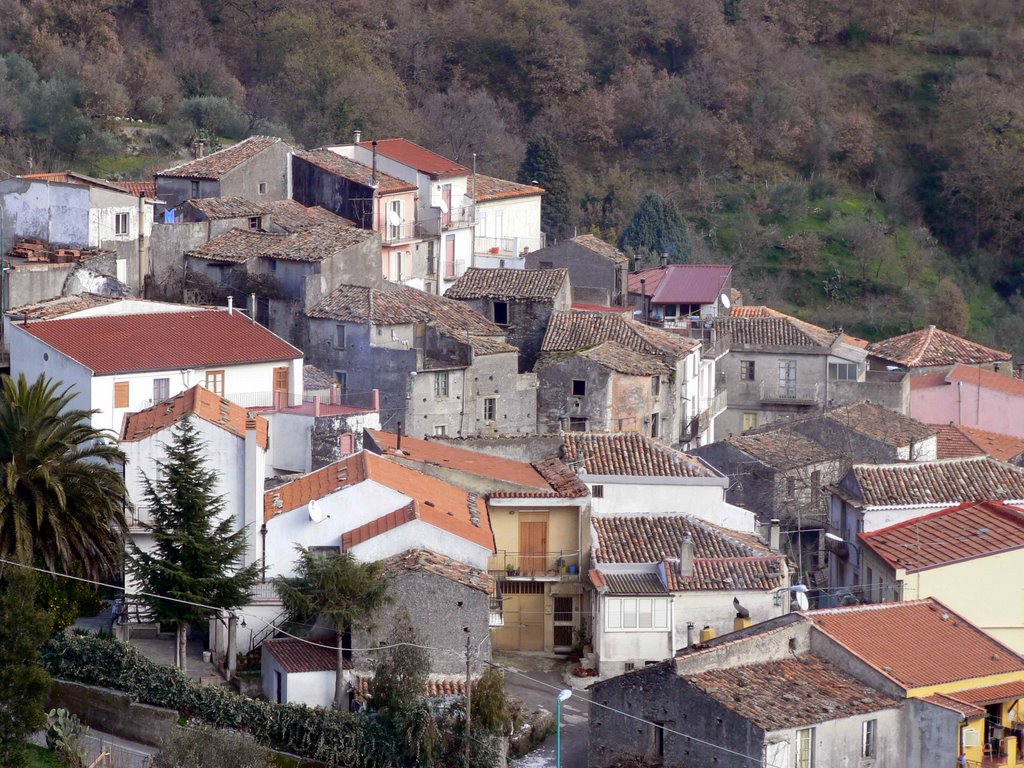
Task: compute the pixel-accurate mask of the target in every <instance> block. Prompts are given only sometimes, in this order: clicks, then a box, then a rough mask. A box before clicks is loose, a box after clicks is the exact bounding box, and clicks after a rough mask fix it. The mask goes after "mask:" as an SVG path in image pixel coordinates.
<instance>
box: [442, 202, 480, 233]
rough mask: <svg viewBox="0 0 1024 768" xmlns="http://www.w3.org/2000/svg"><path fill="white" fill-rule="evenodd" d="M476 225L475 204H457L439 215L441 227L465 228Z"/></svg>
mask: <svg viewBox="0 0 1024 768" xmlns="http://www.w3.org/2000/svg"><path fill="white" fill-rule="evenodd" d="M473 226H476V206H475V205H457V206H453V207H452V209H451V210H450V211H449V212H448V213H447V214H443V215H442V216H441V229H465V228H466V227H473Z"/></svg>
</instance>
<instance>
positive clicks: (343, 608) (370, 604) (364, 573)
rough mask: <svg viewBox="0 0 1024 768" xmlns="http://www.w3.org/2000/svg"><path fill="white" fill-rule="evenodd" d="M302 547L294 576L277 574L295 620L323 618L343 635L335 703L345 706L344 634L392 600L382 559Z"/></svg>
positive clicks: (286, 603)
mask: <svg viewBox="0 0 1024 768" xmlns="http://www.w3.org/2000/svg"><path fill="white" fill-rule="evenodd" d="M295 549H296V550H297V551H298V553H299V559H298V562H297V563H296V564H295V574H296V575H295V576H292V577H282V578H279V579H277V589H278V593H279V594H280V595H281V602H283V603H284V607H285V609H287V611H288V614H289V616H290V618H291V619H292V621H309V620H312V619H316V618H317V617H320V618H323V619H324V620H325V621H326V622H327V623H328V624H330V625H331V627H332V628H333V629H334V631H335V632H336V633H337V635H338V641H337V653H338V667H337V670H336V672H335V677H334V706H335V708H338V709H340V708H341V707H342V706H344V704H343V702H342V700H341V698H342V691H343V681H342V661H343V656H344V647H343V642H344V641H343V637H344V634H345V630H346V629H350V628H351V627H352V625H353V624H357V623H361V624H363V625H364V626H365V625H367V624H369V623H370V621H371V620H372V618H373V615H374V614H375V613H376V612H377V611H378V610H380V608H382V607H383V606H384V605H386V604H387V603H390V602H391V600H392V596H391V594H390V593H389V592H388V582H387V580H386V579H385V578H384V577H383V567H382V565H381V564H380V563H361V562H359V561H358V560H356V559H355V557H353V556H352V553H351V552H344V553H342V554H337V553H333V552H312V551H310V550H308V549H306V548H304V547H301V546H298V547H296V548H295Z"/></svg>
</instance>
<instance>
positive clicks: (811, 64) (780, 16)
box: [0, 0, 1024, 355]
mask: <svg viewBox="0 0 1024 768" xmlns="http://www.w3.org/2000/svg"><path fill="white" fill-rule="evenodd" d="M0 18H3V19H4V23H3V25H0V168H2V169H4V170H6V171H7V172H11V173H14V172H21V171H24V170H26V169H28V168H33V169H36V170H43V169H50V168H59V167H63V166H71V167H74V168H77V169H79V170H83V171H86V172H91V173H95V174H98V175H103V176H107V177H113V178H130V177H137V176H143V175H145V174H147V173H151V172H152V171H153V170H154V169H156V168H159V167H161V166H162V165H165V164H169V163H170V162H172V161H173V160H174V159H175V158H178V157H181V156H183V155H184V153H185V151H186V147H187V145H188V143H189V141H190V140H191V139H192V138H193V137H195V136H197V135H198V136H202V137H204V138H206V139H207V140H208V142H209V143H212V144H214V145H216V143H217V142H225V141H230V140H235V139H239V138H242V137H244V136H246V135H249V134H253V133H263V134H274V135H280V136H284V137H286V138H289V139H291V140H293V141H294V142H296V143H298V144H300V145H303V146H315V145H319V144H323V143H329V142H335V143H336V142H343V141H347V140H349V137H350V136H351V131H352V130H353V129H355V128H359V129H361V130H362V131H363V135H364V137H383V136H396V135H402V136H406V137H408V138H411V139H413V140H416V141H419V142H420V143H422V144H424V145H426V146H428V147H430V148H433V149H436V150H437V151H439V152H442V153H444V154H446V155H449V156H451V157H453V158H454V159H457V160H460V161H462V162H466V163H468V162H469V160H470V157H471V156H472V154H473V153H475V154H476V158H477V165H478V168H479V169H480V170H482V171H484V172H488V173H493V174H497V175H502V176H507V177H509V178H515V177H516V175H517V172H518V171H519V170H520V166H521V163H522V161H523V158H524V156H525V155H526V150H527V147H528V146H534V147H536V146H541V145H543V146H549V145H551V144H553V145H554V146H555V147H557V151H558V154H559V158H558V159H559V166H560V168H561V170H562V172H563V173H564V175H565V178H564V180H563V182H562V183H563V184H564V186H565V188H566V189H567V194H568V199H569V201H570V204H569V205H567V206H565V210H561V211H560V212H559V215H558V216H557V217H556V218H557V220H558V221H560V222H563V225H564V227H565V230H566V231H564V232H562V233H560V234H563V235H564V234H571V233H570V232H569V231H568V230H569V229H575V230H576V231H591V232H594V233H595V234H598V235H600V236H602V237H605V238H607V239H609V240H613V241H618V240H619V239H620V237H621V236H622V235H623V233H624V232H626V231H627V229H628V228H629V223H630V220H631V219H632V218H633V216H634V213H635V212H636V211H637V209H638V207H640V203H641V200H643V199H644V197H645V195H647V193H648V192H656V193H657V194H658V195H659V196H660V197H661V198H662V199H664V200H665V201H667V203H666V205H670V206H673V207H674V208H675V209H677V210H678V211H679V212H680V213H681V214H682V218H683V220H684V224H685V227H686V228H687V230H688V232H687V233H686V241H687V243H688V246H687V247H686V248H685V249H679V253H680V256H679V257H680V258H689V259H692V260H700V261H710V260H714V261H722V262H728V263H732V264H734V265H736V267H737V270H738V276H737V279H736V280H735V282H736V284H737V285H739V286H741V287H742V288H744V290H745V292H746V294H747V295H746V297H745V298H746V301H747V302H748V303H752V302H768V303H771V304H773V305H775V306H777V307H779V308H781V309H786V310H791V311H797V312H799V313H800V314H801V315H802V316H804V317H807V318H808V319H811V320H815V321H819V322H822V323H824V324H841V325H843V326H844V327H846V328H847V329H848V330H851V331H853V332H857V333H860V334H862V335H865V336H869V337H878V336H881V335H884V334H888V333H893V332H898V331H901V330H905V329H907V328H909V327H911V326H912V325H920V324H922V323H924V322H935V323H936V324H939V325H944V326H946V327H950V328H951V329H953V330H963V327H962V326H963V324H964V322H966V321H965V318H969V322H970V333H971V334H972V335H974V336H976V337H978V338H980V339H982V340H984V341H988V342H990V343H993V344H998V345H1000V346H1003V347H1007V348H1011V349H1014V350H1015V351H1016V352H1017V353H1018V354H1019V355H1020V354H1024V318H1022V316H1021V310H1022V309H1024V299H1022V297H1021V290H1022V289H1024V183H1022V180H1024V26H1022V24H1021V22H1022V21H1024V6H1022V4H1021V3H1020V2H1019V1H1018V0H858V2H850V1H849V0H842V1H840V0H569V1H568V2H565V1H561V0H379V2H373V3H371V2H365V1H364V0H135V1H132V0H75V2H64V1H62V0H0ZM538 142H540V144H538ZM666 210H668V208H666ZM644 215H647V214H644ZM640 224H642V222H636V223H635V224H634V227H633V230H631V231H635V230H636V228H637V226H639V225H640ZM954 326H958V327H954Z"/></svg>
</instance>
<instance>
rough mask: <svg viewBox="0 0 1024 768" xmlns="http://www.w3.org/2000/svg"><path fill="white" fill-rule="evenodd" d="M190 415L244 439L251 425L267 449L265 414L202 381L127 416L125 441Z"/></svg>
mask: <svg viewBox="0 0 1024 768" xmlns="http://www.w3.org/2000/svg"><path fill="white" fill-rule="evenodd" d="M189 415H192V416H196V417H198V418H200V419H203V420H204V421H208V422H210V423H211V424H214V425H216V426H218V427H220V428H221V429H223V430H226V431H228V432H230V433H232V434H233V435H236V436H237V437H240V438H243V439H244V438H245V432H246V429H247V428H248V427H249V426H250V425H251V426H253V427H255V429H256V442H257V444H258V445H259V446H260V447H261V448H263V449H266V447H267V445H268V442H269V437H268V432H269V424H268V423H267V420H266V419H265V418H264V417H263V416H257V415H254V414H253V415H250V413H249V412H248V411H247V410H246V409H245V408H243V407H242V406H240V405H237V404H236V403H232V402H231V401H230V400H225V399H224V398H223V397H220V396H219V395H217V394H215V393H213V392H211V391H210V390H208V389H206V388H205V387H203V386H201V385H199V384H196V386H194V387H192V388H191V389H186V390H185V391H184V392H182V393H181V394H179V395H175V396H174V397H171V398H169V399H167V400H164V401H162V402H159V403H156V404H155V405H152V406H150V407H149V408H146V409H145V410H142V411H139V412H138V413H132V414H130V415H128V416H127V417H125V421H124V427H123V428H122V429H121V440H122V441H125V442H133V441H135V440H142V439H144V438H147V437H149V436H150V435H153V434H156V433H157V432H160V431H161V430H164V429H166V428H167V427H169V426H171V425H173V424H177V423H178V422H179V421H180V420H181V419H182V418H184V417H185V416H189Z"/></svg>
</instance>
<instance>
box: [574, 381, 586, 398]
mask: <svg viewBox="0 0 1024 768" xmlns="http://www.w3.org/2000/svg"><path fill="white" fill-rule="evenodd" d="M586 394H587V382H586V380H584V379H573V380H572V395H573V397H584V396H586Z"/></svg>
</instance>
